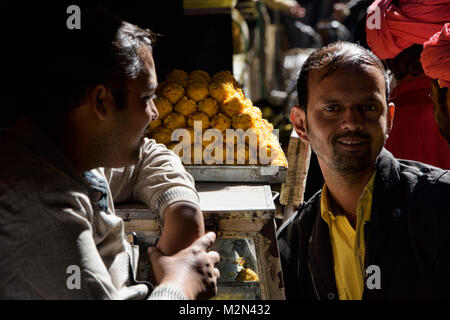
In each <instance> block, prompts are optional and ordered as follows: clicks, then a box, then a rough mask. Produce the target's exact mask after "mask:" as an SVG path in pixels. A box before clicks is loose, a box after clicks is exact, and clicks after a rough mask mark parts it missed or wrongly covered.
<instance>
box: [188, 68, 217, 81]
mask: <svg viewBox="0 0 450 320" xmlns="http://www.w3.org/2000/svg"><path fill="white" fill-rule="evenodd" d="M210 81H211V76H210V75H209V74H208V72H206V71H203V70H194V71H192V72H191V73H190V74H189V78H188V83H191V82H201V83H204V84H208V83H209V82H210Z"/></svg>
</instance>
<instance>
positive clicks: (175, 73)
mask: <svg viewBox="0 0 450 320" xmlns="http://www.w3.org/2000/svg"><path fill="white" fill-rule="evenodd" d="M188 77H189V76H188V74H187V72H186V71H183V70H179V69H174V70H172V72H171V73H169V74H168V75H167V77H166V80H167V81H169V82H175V83H178V84H179V85H181V86H182V87H186V85H187V82H188Z"/></svg>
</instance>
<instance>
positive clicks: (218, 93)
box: [209, 82, 236, 102]
mask: <svg viewBox="0 0 450 320" xmlns="http://www.w3.org/2000/svg"><path fill="white" fill-rule="evenodd" d="M235 93H236V90H234V87H233V84H232V83H229V82H211V83H210V84H209V94H210V95H211V97H213V98H214V99H216V100H217V101H218V102H223V101H224V100H226V99H228V98H230V97H231V96H233V95H234V94H235Z"/></svg>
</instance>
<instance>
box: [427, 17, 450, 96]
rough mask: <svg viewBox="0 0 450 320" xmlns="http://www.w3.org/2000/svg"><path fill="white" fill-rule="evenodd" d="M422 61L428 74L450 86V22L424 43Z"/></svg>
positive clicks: (444, 85)
mask: <svg viewBox="0 0 450 320" xmlns="http://www.w3.org/2000/svg"><path fill="white" fill-rule="evenodd" d="M449 19H450V17H449ZM420 61H421V62H422V66H423V70H424V71H425V74H426V75H427V76H429V77H430V78H433V79H439V82H440V85H441V87H450V23H446V24H445V25H444V28H442V30H441V31H440V32H438V33H436V34H435V35H434V36H433V37H431V38H430V40H428V41H427V42H425V43H424V44H423V51H422V55H421V56H420Z"/></svg>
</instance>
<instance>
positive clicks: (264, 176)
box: [184, 165, 287, 184]
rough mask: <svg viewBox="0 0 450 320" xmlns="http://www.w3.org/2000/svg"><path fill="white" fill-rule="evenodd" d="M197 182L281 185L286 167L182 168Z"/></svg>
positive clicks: (203, 166)
mask: <svg viewBox="0 0 450 320" xmlns="http://www.w3.org/2000/svg"><path fill="white" fill-rule="evenodd" d="M184 167H185V168H186V170H187V172H189V173H190V174H191V175H192V176H193V177H194V179H195V181H199V182H250V183H251V182H264V183H269V184H278V183H283V182H284V181H285V178H286V172H287V168H286V167H279V166H227V165H220V166H214V165H211V166H208V165H185V166H184Z"/></svg>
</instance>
